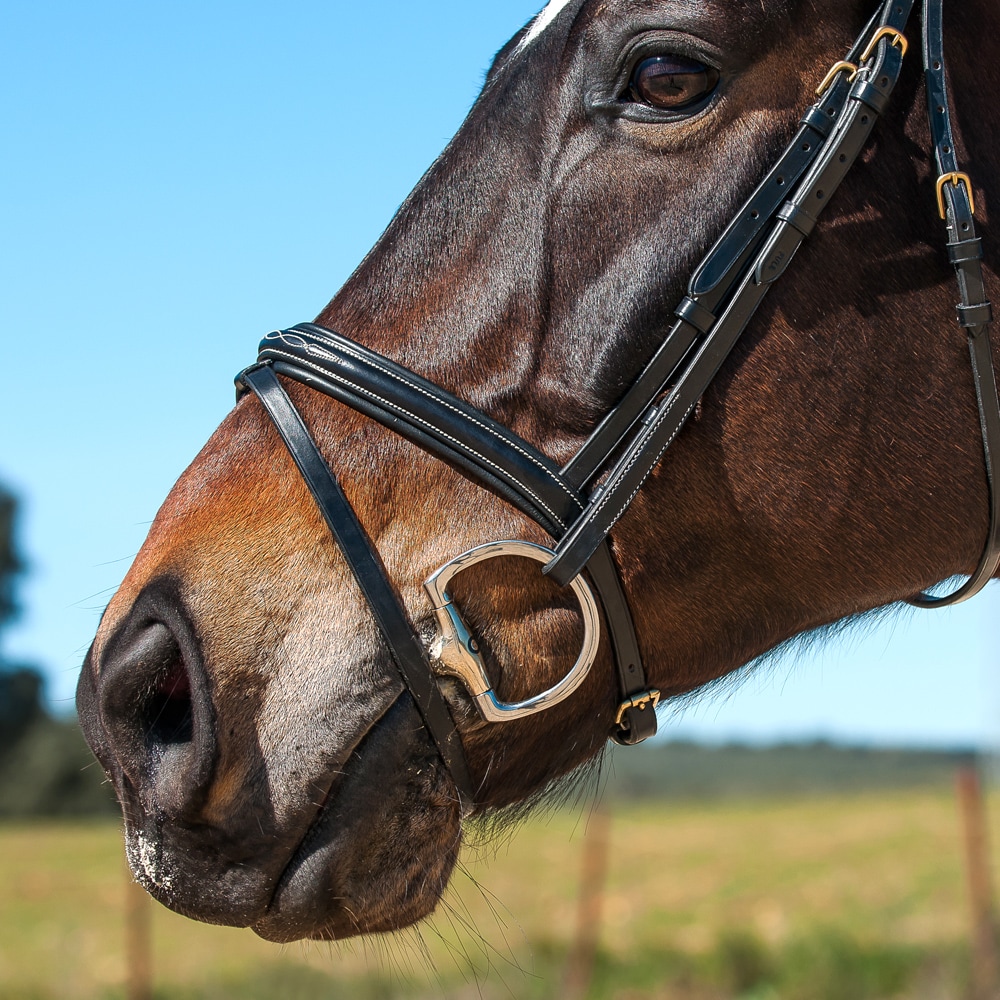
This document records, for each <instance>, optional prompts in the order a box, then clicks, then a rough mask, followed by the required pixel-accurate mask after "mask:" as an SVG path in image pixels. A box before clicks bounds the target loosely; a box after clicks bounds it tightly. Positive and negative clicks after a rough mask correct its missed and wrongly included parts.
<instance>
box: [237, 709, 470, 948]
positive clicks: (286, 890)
mask: <svg viewBox="0 0 1000 1000" xmlns="http://www.w3.org/2000/svg"><path fill="white" fill-rule="evenodd" d="M460 842H461V812H460V809H459V803H458V801H457V799H456V796H455V791H454V787H453V785H452V783H451V779H450V778H449V776H448V774H447V772H446V771H445V769H444V767H443V766H442V764H441V762H440V759H439V758H438V757H437V752H436V750H435V749H434V748H433V745H432V744H431V743H430V741H429V740H428V738H427V735H426V731H425V730H424V729H423V727H422V724H421V720H420V716H419V715H418V714H417V711H416V708H415V707H414V704H413V702H412V700H411V699H410V697H409V696H408V695H404V696H402V697H401V698H400V699H399V700H398V701H397V702H396V703H395V704H394V705H393V707H392V708H391V709H390V710H389V711H388V712H387V713H386V716H385V717H384V718H383V720H382V721H381V722H380V723H379V724H378V725H377V726H376V727H374V728H373V729H372V730H371V732H369V734H368V735H367V736H366V738H365V740H364V741H363V742H362V744H361V745H360V746H359V748H358V750H357V752H356V753H355V754H354V755H353V756H352V757H351V760H350V762H349V766H348V767H347V769H346V771H345V774H344V776H343V778H342V780H341V783H340V785H339V787H338V788H337V790H336V794H335V795H332V796H330V798H329V800H328V801H327V802H326V803H325V804H324V805H323V806H322V808H321V809H320V812H319V815H318V816H317V818H316V820H315V821H314V823H313V825H312V826H311V828H310V829H309V831H308V833H307V834H306V836H305V838H304V839H303V840H302V842H301V844H300V845H299V847H298V849H297V850H296V851H295V853H294V854H293V856H292V858H291V860H290V862H289V863H288V865H287V867H286V868H285V871H284V872H283V874H282V876H281V878H280V880H279V882H278V885H277V888H276V890H275V892H274V896H273V897H272V899H271V903H270V905H269V907H268V909H267V913H266V914H265V916H264V917H263V918H262V919H261V920H259V921H258V922H256V923H255V924H254V925H253V929H254V931H256V933H257V934H259V935H260V936H261V937H263V938H266V939H268V940H270V941H280V942H284V941H293V940H296V939H298V938H303V937H311V938H317V939H324V940H332V939H335V938H345V937H351V936H353V935H357V934H369V933H377V932H383V931H391V930H397V929H399V928H401V927H406V926H408V925H410V924H413V923H415V922H416V921H418V920H421V919H422V918H423V917H425V916H427V915H428V914H429V913H430V912H431V911H432V910H433V909H434V907H435V906H436V905H437V903H438V900H439V899H440V897H441V894H442V893H443V892H444V889H445V886H446V885H447V883H448V879H449V878H450V876H451V872H452V869H453V867H454V865H455V861H456V858H457V856H458V849H459V845H460Z"/></svg>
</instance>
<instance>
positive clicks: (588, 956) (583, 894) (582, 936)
mask: <svg viewBox="0 0 1000 1000" xmlns="http://www.w3.org/2000/svg"><path fill="white" fill-rule="evenodd" d="M610 842H611V813H610V811H609V809H608V807H607V806H606V805H605V804H603V803H599V804H598V805H596V806H595V807H594V811H593V812H592V813H591V815H590V821H589V822H588V824H587V834H586V836H585V837H584V841H583V864H582V871H581V874H580V897H579V903H578V906H577V917H576V938H575V940H574V942H573V947H572V948H571V949H570V953H569V958H568V959H567V963H566V973H565V976H564V978H563V989H562V994H561V996H562V997H564V998H565V1000H583V998H584V997H585V996H586V995H587V992H588V990H589V989H590V983H591V980H592V979H593V976H594V962H595V960H596V958H597V945H598V943H599V941H600V935H601V911H602V910H603V907H604V886H605V882H606V880H607V875H608V854H609V849H610Z"/></svg>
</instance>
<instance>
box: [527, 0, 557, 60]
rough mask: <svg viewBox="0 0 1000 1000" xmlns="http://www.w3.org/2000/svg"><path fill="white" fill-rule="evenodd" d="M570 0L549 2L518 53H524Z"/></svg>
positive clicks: (550, 0) (533, 23) (532, 25)
mask: <svg viewBox="0 0 1000 1000" xmlns="http://www.w3.org/2000/svg"><path fill="white" fill-rule="evenodd" d="M569 2H570V0H549V4H548V6H547V7H546V8H545V10H543V11H542V12H541V14H539V15H538V17H536V18H535V20H534V21H532V23H531V28H530V29H529V31H528V33H527V34H526V35H525V36H524V38H522V39H521V44H520V45H518V47H517V51H518V52H523V51H524V50H525V49H526V48H527V47H528V46H529V45H530V44H531V43H532V42H533V41H534V40H535V39H536V38H538V36H539V35H541V34H542V32H543V31H545V29H546V28H547V27H548V26H549V25H550V24H551V23H552V22H553V21H554V20H555V19H556V18H557V17H558V16H559V12H560V11H561V10H562V9H563V7H565V6H566V4H568V3H569Z"/></svg>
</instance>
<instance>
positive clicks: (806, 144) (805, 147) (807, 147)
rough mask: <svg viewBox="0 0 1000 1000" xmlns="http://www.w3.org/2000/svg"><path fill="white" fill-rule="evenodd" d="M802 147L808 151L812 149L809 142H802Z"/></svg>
mask: <svg viewBox="0 0 1000 1000" xmlns="http://www.w3.org/2000/svg"><path fill="white" fill-rule="evenodd" d="M802 149H803V151H804V152H806V153H808V152H809V150H810V149H812V145H811V144H810V143H808V142H804V143H802Z"/></svg>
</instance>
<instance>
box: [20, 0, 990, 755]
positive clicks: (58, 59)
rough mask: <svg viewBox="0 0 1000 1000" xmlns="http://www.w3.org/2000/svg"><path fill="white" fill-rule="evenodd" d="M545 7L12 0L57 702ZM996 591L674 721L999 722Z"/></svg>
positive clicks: (787, 669)
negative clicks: (173, 519) (186, 479)
mask: <svg viewBox="0 0 1000 1000" xmlns="http://www.w3.org/2000/svg"><path fill="white" fill-rule="evenodd" d="M538 6H539V0H523V2H522V0H492V2H490V3H482V4H479V3H477V4H470V3H468V2H467V0H466V2H457V0H428V2H427V3H423V4H419V5H417V4H413V3H402V2H394V0H392V2H383V3H381V4H379V5H372V6H369V5H360V4H355V3H350V4H349V3H343V2H339V0H333V2H329V0H327V2H323V3H319V2H294V0H293V2H289V3H285V4H282V5H280V6H279V5H277V4H274V5H265V4H261V3H254V2H243V3H239V4H237V3H231V2H222V3H212V4H204V3H191V2H187V0H183V2H177V3H173V4H170V5H153V4H135V3H125V2H115V3H108V2H102V0H96V2H94V3H91V4H79V3H68V2H59V3H55V2H50V0H35V2H33V3H31V4H15V5H8V7H7V9H6V10H5V16H4V22H5V24H4V31H3V33H2V36H0V114H2V118H3V121H4V123H5V131H6V135H7V141H6V143H5V156H4V157H3V158H2V159H0V184H2V190H3V192H4V197H3V199H2V201H0V231H2V232H3V234H4V239H3V241H2V242H0V288H2V295H0V312H2V316H3V345H4V360H5V369H6V373H7V377H6V380H5V384H4V388H3V391H2V392H0V421H2V426H3V428H4V432H5V433H4V435H3V448H2V450H0V481H2V482H4V483H6V484H7V485H9V486H11V487H13V488H14V489H15V490H16V491H17V492H18V493H19V495H20V496H21V497H22V498H23V500H24V505H25V506H24V514H23V517H22V521H21V528H22V531H21V546H22V548H23V550H24V554H25V556H26V557H27V559H28V561H29V562H30V565H31V573H30V576H28V577H27V578H26V580H25V581H24V586H23V588H22V597H23V600H24V603H25V606H26V608H25V614H24V615H23V617H22V620H21V621H20V623H19V624H18V626H17V627H16V629H14V630H12V631H11V634H10V635H9V636H8V637H7V640H6V643H7V645H6V650H5V651H6V654H7V656H8V657H16V658H19V659H22V660H25V661H31V662H34V663H36V664H38V665H40V666H42V667H43V668H44V669H45V671H46V673H47V676H48V677H49V688H50V696H51V698H52V700H53V702H54V704H56V705H57V706H67V705H68V704H69V702H70V700H71V698H72V691H73V687H74V683H75V678H76V673H77V671H78V668H79V664H80V661H81V659H82V656H83V653H84V652H85V650H86V646H87V644H88V643H89V641H90V637H91V635H92V633H93V630H94V628H95V627H96V623H97V619H98V616H99V614H100V610H101V608H102V607H103V605H104V603H105V602H106V601H107V599H108V597H109V596H110V593H111V592H112V590H113V588H114V586H115V585H116V583H117V582H118V581H119V580H120V578H121V576H122V575H123V573H124V572H125V569H126V568H127V566H128V562H129V560H130V558H131V556H132V555H133V554H134V553H135V552H136V551H137V549H138V547H139V546H140V544H141V542H142V538H143V536H144V534H145V531H146V528H147V526H148V524H149V522H150V520H151V519H152V517H153V515H154V513H155V511H156V508H157V506H158V505H159V503H160V502H161V500H162V499H163V497H164V496H165V495H166V493H167V491H168V490H169V488H170V486H171V484H172V483H173V481H174V479H175V478H176V477H177V475H178V474H179V473H180V472H181V470H182V469H183V468H184V466H185V465H186V464H187V463H188V462H189V461H190V460H191V458H192V457H193V456H194V454H195V453H196V452H197V450H198V449H199V447H200V446H201V444H202V443H203V442H204V441H205V440H206V438H207V437H208V436H209V434H210V433H211V432H212V430H213V428H214V427H215V425H216V424H217V423H218V422H219V420H220V419H221V418H222V417H223V415H224V414H225V413H226V412H227V410H228V409H229V407H230V406H231V405H232V388H231V386H232V382H231V380H232V376H233V374H234V373H235V372H236V371H237V370H238V369H240V368H241V367H243V366H244V365H245V364H247V363H248V362H249V361H251V360H252V358H253V354H254V349H255V345H256V343H257V340H258V339H259V336H260V335H261V334H262V333H263V332H265V331H266V330H268V329H270V328H272V327H275V326H284V325H289V324H291V323H293V322H296V321H298V320H301V319H309V318H311V317H313V316H314V315H315V314H316V313H317V312H318V311H319V309H320V308H321V307H322V306H323V304H324V303H325V302H326V301H327V300H328V299H329V298H330V297H331V296H332V295H333V293H334V292H335V291H336V289H337V288H338V287H339V285H340V284H341V283H342V282H343V280H344V279H345V278H346V277H347V275H348V274H349V273H350V271H351V270H352V269H353V267H354V266H355V265H356V264H357V262H358V261H359V260H360V259H361V257H362V256H363V255H364V253H365V251H366V250H367V249H368V248H369V247H370V246H371V244H372V243H373V242H374V240H375V239H376V238H377V237H378V234H379V233H380V232H381V230H382V229H383V228H384V226H385V225H386V223H387V222H388V220H389V218H390V217H391V215H392V213H393V211H394V210H395V208H396V206H397V205H398V204H399V203H400V201H401V200H402V199H403V198H404V197H405V195H406V194H407V192H408V191H409V190H410V189H411V188H412V187H413V185H414V184H415V183H416V181H417V180H418V179H419V178H420V175H421V174H422V173H423V171H424V170H425V169H426V167H427V166H428V165H429V164H430V163H431V161H432V160H433V159H434V157H435V156H436V155H437V153H438V152H439V151H440V149H441V147H442V146H443V145H444V143H445V142H446V141H447V140H448V138H449V137H450V136H451V134H452V133H453V132H454V131H455V129H456V128H457V127H458V126H459V124H460V123H461V120H462V118H463V117H464V114H465V113H466V111H467V110H468V107H469V106H470V104H471V102H472V100H473V99H474V96H475V94H476V91H477V89H478V87H479V85H480V83H481V81H482V77H483V73H484V71H485V69H486V67H487V66H488V64H489V62H490V59H491V58H492V55H493V53H494V52H495V51H496V50H497V49H498V48H499V47H500V46H501V44H502V43H503V42H504V41H505V40H506V39H507V38H508V37H509V36H510V35H511V34H512V33H513V32H514V31H515V30H516V29H517V28H518V27H519V26H520V25H521V24H522V23H524V22H525V21H526V20H527V19H528V18H530V17H531V16H532V15H533V14H534V13H535V12H536V10H537V9H538ZM998 610H1000V598H998V595H997V593H996V592H988V593H987V595H985V596H983V597H981V598H979V599H978V600H977V601H975V602H972V603H971V604H968V605H965V606H963V607H962V608H959V609H956V610H955V611H950V612H939V613H933V614H932V613H922V614H917V613H912V612H906V613H904V614H903V615H902V616H897V617H895V618H893V619H890V620H889V621H887V622H886V623H884V624H883V625H882V626H880V627H878V628H875V629H874V630H870V631H869V632H868V634H867V635H866V636H865V637H864V638H859V637H857V636H855V637H853V638H851V639H850V640H849V641H846V642H845V641H839V642H837V643H834V644H833V645H828V646H827V647H826V648H825V649H824V650H823V651H822V652H820V653H819V654H817V653H815V652H810V653H808V654H803V655H800V656H798V657H795V658H791V659H789V658H785V659H783V660H781V661H780V662H779V663H778V664H777V665H776V666H775V667H773V668H772V669H771V670H769V671H768V672H766V673H762V674H760V675H759V676H758V677H756V678H754V679H751V680H750V681H749V682H748V683H747V684H745V685H743V686H742V687H740V688H738V689H736V690H733V691H730V692H728V693H727V695H726V697H724V698H722V697H719V696H715V697H712V698H709V699H706V700H703V701H702V702H701V703H699V704H698V705H697V706H695V707H693V708H691V709H689V710H687V711H686V712H685V713H683V714H682V715H681V716H680V717H679V718H675V719H673V720H672V721H671V722H670V725H669V726H668V730H669V731H671V732H674V733H676V734H683V735H689V736H690V735H693V736H698V737H701V738H705V739H716V740H718V739H727V738H732V737H747V738H752V739H757V740H766V739H775V738H789V737H812V736H829V737H834V738H840V739H849V740H871V741H876V742H882V743H891V742H898V741H907V742H921V743H939V744H943V743H980V744H985V743H992V742H996V739H995V737H996V735H997V734H998V732H1000V725H998V720H1000V684H998V682H997V681H995V680H994V679H993V678H994V674H995V673H996V672H997V671H996V668H997V665H998V664H997V660H998V656H997V652H998V650H997V638H996V628H995V623H996V621H997V620H998V618H1000V615H998Z"/></svg>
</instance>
